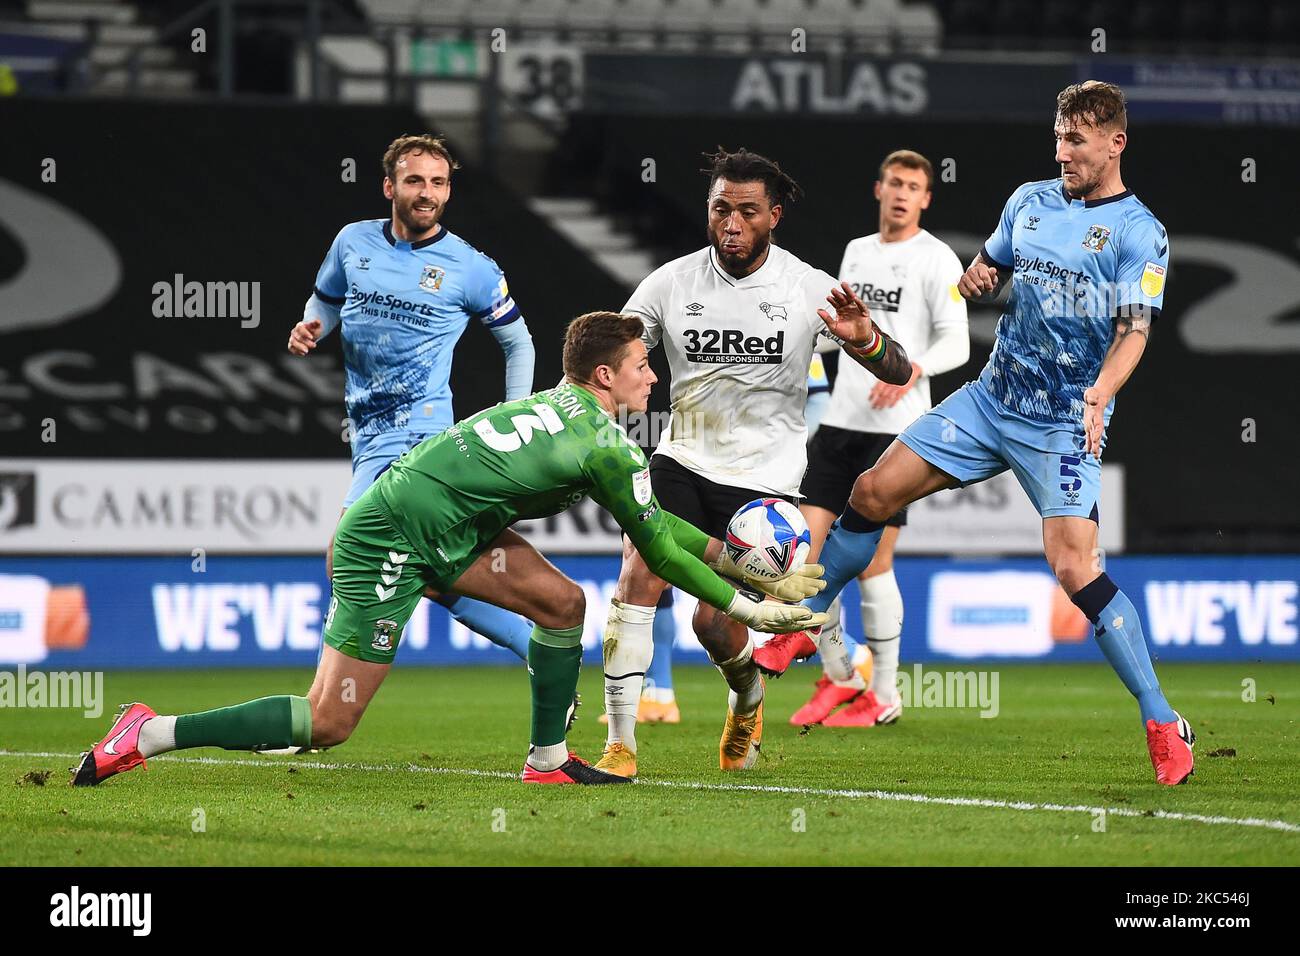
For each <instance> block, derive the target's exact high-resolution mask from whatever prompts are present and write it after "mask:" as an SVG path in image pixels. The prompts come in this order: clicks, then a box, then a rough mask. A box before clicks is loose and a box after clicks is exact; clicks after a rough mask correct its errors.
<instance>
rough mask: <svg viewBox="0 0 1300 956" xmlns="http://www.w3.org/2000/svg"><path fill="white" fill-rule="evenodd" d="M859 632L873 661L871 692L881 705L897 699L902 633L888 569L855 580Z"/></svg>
mask: <svg viewBox="0 0 1300 956" xmlns="http://www.w3.org/2000/svg"><path fill="white" fill-rule="evenodd" d="M858 584H859V586H860V587H861V588H862V631H863V633H864V634H866V637H867V647H869V648H871V654H872V657H873V658H874V661H873V663H872V671H871V690H872V692H873V693H875V695H876V697H878V698H879V699H880V702H881V703H884V704H887V703H889V702H891V701H893V700H894V699H895V698H896V697H897V696H898V645H899V643H900V642H899V635H901V634H902V633H903V595H902V594H901V593H900V592H899V590H898V579H897V578H895V577H894V572H893V571H892V570H889V571H886V572H885V573H884V574H877V575H875V576H874V577H870V578H867V579H866V580H865V581H859V582H858Z"/></svg>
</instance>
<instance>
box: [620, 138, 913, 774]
mask: <svg viewBox="0 0 1300 956" xmlns="http://www.w3.org/2000/svg"><path fill="white" fill-rule="evenodd" d="M707 158H708V160H709V162H710V166H709V168H708V169H706V170H704V172H706V173H708V175H709V194H708V201H707V212H708V231H709V240H710V243H709V246H708V247H706V248H704V249H701V250H699V251H698V252H693V253H691V254H690V255H686V256H683V257H681V258H680V259H675V260H673V261H672V262H669V263H668V264H667V265H664V266H662V267H660V268H659V269H656V270H655V271H654V272H653V273H651V274H650V275H649V276H648V277H647V278H646V279H645V280H644V281H643V282H642V283H641V285H640V286H639V287H638V288H637V290H636V292H634V293H633V295H632V298H631V299H630V300H628V303H627V305H626V306H625V307H624V309H623V311H624V312H628V313H633V314H635V315H637V316H639V317H640V318H641V319H642V321H643V322H644V323H645V326H646V335H645V344H646V346H647V347H650V348H653V347H654V346H656V345H660V346H662V347H663V349H664V351H665V352H666V353H667V356H668V365H669V369H670V371H671V373H672V385H671V389H670V396H671V405H672V421H671V425H670V429H669V431H668V433H667V434H666V435H664V436H663V438H662V439H661V441H660V442H659V446H658V448H657V450H656V452H655V454H654V456H653V457H652V458H651V460H650V480H651V485H652V487H653V490H654V493H655V496H656V497H657V498H658V500H659V503H660V505H661V507H663V508H664V509H665V510H666V511H669V512H671V513H672V514H674V515H676V516H677V517H679V518H682V519H684V520H685V521H687V522H689V523H691V524H693V525H695V526H696V527H697V528H699V529H700V530H701V531H706V532H709V533H710V534H713V533H716V534H718V535H723V536H725V533H726V528H727V523H728V522H729V520H730V519H731V516H732V515H733V514H734V513H735V512H736V510H737V509H738V508H739V507H740V506H741V505H743V504H746V503H748V502H749V501H752V500H754V499H755V498H763V497H782V498H785V499H786V500H789V501H793V500H795V498H796V497H797V496H798V493H799V483H800V481H801V479H802V478H803V473H804V470H805V467H806V464H807V460H806V452H805V439H806V435H807V429H806V427H805V424H804V401H805V399H806V398H807V394H808V367H809V363H810V362H811V360H812V357H813V354H814V351H815V349H816V347H817V344H818V339H819V337H820V336H821V335H823V334H826V335H829V336H831V337H833V338H834V339H835V340H836V341H839V342H841V343H842V344H843V347H844V350H845V352H846V354H848V355H849V356H850V360H849V361H846V362H845V364H846V365H848V364H851V362H858V363H861V364H863V365H864V366H865V367H866V368H869V369H871V370H872V371H873V372H874V373H875V375H876V376H877V377H878V378H880V379H881V380H882V381H888V382H893V383H895V384H899V385H902V384H904V383H906V382H907V381H908V378H909V376H910V375H911V362H910V361H909V360H908V358H907V355H906V353H905V352H904V351H903V349H902V348H901V347H900V346H899V345H898V344H897V343H896V342H894V341H893V340H892V339H891V338H890V337H889V336H888V335H887V334H886V333H884V332H882V331H880V330H878V329H877V328H876V327H875V326H873V325H872V321H871V316H870V313H869V312H868V309H867V307H866V306H865V305H864V304H863V302H862V300H861V299H860V298H859V297H858V296H857V295H856V294H855V293H853V292H852V291H851V290H850V289H849V288H848V286H847V285H842V284H840V283H837V281H836V280H835V279H834V278H833V277H832V276H830V275H829V274H828V273H826V272H823V271H822V270H820V269H816V268H814V267H813V266H810V265H808V264H807V263H805V262H803V261H802V260H800V259H799V258H798V257H797V256H795V255H793V254H792V253H790V252H788V251H786V250H785V249H782V248H780V247H778V246H776V245H774V244H773V243H772V231H773V230H774V229H775V228H776V225H777V223H778V222H779V221H780V219H781V217H782V215H783V214H784V211H785V208H786V206H787V204H788V203H789V202H790V201H791V200H793V199H795V198H797V196H798V194H799V187H798V185H797V184H796V183H795V182H794V180H792V179H791V178H790V177H789V176H788V175H786V174H785V173H784V172H783V171H782V170H781V168H780V167H779V166H778V165H777V164H776V163H774V162H772V161H771V160H770V159H767V158H765V157H763V156H759V155H758V154H756V153H751V152H749V151H747V150H743V149H742V150H739V151H737V152H734V153H729V152H727V151H725V150H721V149H720V150H718V152H717V153H715V154H712V155H710V156H708V157H707ZM828 306H829V308H828ZM724 570H728V571H730V569H724ZM732 573H734V572H732ZM665 586H666V585H665V583H664V582H663V581H662V580H661V579H659V578H657V577H655V576H654V575H653V574H652V573H651V572H650V570H649V569H648V568H647V567H646V564H645V562H644V561H643V560H641V559H640V558H638V557H637V555H636V552H635V551H634V550H631V549H628V548H625V549H624V557H623V568H622V571H621V572H620V574H619V582H618V586H617V588H616V590H615V594H614V600H613V601H612V602H611V604H610V613H609V619H608V622H607V624H606V628H605V637H604V642H603V650H604V665H605V710H606V715H607V717H608V723H609V737H608V741H607V745H606V748H605V754H604V756H603V757H602V758H601V760H600V762H599V763H598V764H597V767H598V768H599V769H601V770H605V771H607V772H609V773H616V774H620V775H622V776H633V775H635V773H636V737H635V727H636V715H637V704H638V699H639V697H640V694H641V689H642V684H643V682H644V676H645V670H646V668H647V667H648V666H649V663H650V660H651V657H652V653H653V644H652V641H651V633H652V628H653V623H654V617H655V606H656V604H657V603H658V601H659V598H660V596H661V594H662V593H663V590H664V587H665ZM693 625H694V630H695V633H696V636H697V637H699V639H700V643H701V644H702V645H703V646H704V648H705V650H706V651H707V652H708V653H709V656H710V658H711V659H712V660H713V662H714V664H715V665H716V666H717V668H718V670H719V671H720V672H721V673H722V676H723V678H724V679H725V680H726V682H727V685H728V687H729V688H730V695H729V699H728V709H727V720H726V725H725V727H724V730H723V734H722V741H721V743H720V745H719V764H720V766H721V767H722V769H723V770H744V769H748V768H749V767H751V766H753V764H754V762H755V760H756V759H757V755H758V747H759V744H760V742H761V738H762V725H763V709H762V703H763V682H762V678H761V676H760V674H759V671H758V669H757V668H756V667H755V666H754V664H753V662H752V660H751V655H752V653H753V648H754V645H753V642H752V639H751V637H750V635H749V633H748V631H746V629H745V628H744V627H743V626H742V627H739V628H732V627H730V626H729V625H728V624H727V623H726V622H725V621H723V620H720V619H718V618H717V616H716V615H715V614H714V613H713V611H712V609H711V608H709V607H708V606H707V605H703V604H701V605H700V606H699V607H698V608H697V610H696V613H695V616H694V619H693Z"/></svg>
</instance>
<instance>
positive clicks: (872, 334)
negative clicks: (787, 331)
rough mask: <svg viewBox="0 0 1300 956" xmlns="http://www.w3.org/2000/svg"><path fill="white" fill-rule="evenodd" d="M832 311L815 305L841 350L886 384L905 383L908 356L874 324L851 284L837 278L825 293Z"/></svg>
mask: <svg viewBox="0 0 1300 956" xmlns="http://www.w3.org/2000/svg"><path fill="white" fill-rule="evenodd" d="M826 301H827V302H829V303H830V304H831V308H833V309H834V310H835V311H834V312H833V313H831V312H827V311H826V310H825V309H818V310H817V315H818V316H819V317H820V318H821V320H822V322H823V323H825V325H826V331H827V333H829V334H830V335H831V336H832V337H833V338H835V339H837V340H838V341H839V342H841V343H842V344H843V346H844V351H845V352H846V353H847V354H848V355H850V356H852V357H853V361H855V362H857V363H858V364H859V365H861V366H862V367H863V368H865V369H866V370H867V371H869V372H870V373H871V374H872V375H874V376H876V378H878V379H880V380H881V381H882V382H887V383H889V384H890V385H906V384H907V383H908V382H909V381H911V378H912V360H911V359H909V358H908V357H907V352H905V351H904V350H903V347H902V346H901V345H899V344H898V343H897V342H895V341H894V340H893V339H891V338H890V337H889V336H888V335H886V334H885V333H884V332H882V331H880V329H879V328H877V327H876V324H875V323H874V322H873V321H871V312H870V310H868V309H867V304H866V303H865V302H863V301H862V299H861V298H860V297H859V296H858V294H857V293H856V292H854V291H853V287H852V286H850V285H849V284H848V283H847V282H841V283H840V284H839V286H838V287H837V288H834V289H831V294H830V295H828V296H827V297H826Z"/></svg>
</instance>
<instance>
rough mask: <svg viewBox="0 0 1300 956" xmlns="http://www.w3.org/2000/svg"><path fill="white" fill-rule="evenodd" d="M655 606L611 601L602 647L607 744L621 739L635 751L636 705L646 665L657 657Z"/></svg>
mask: <svg viewBox="0 0 1300 956" xmlns="http://www.w3.org/2000/svg"><path fill="white" fill-rule="evenodd" d="M654 624H655V609H654V606H653V605H651V606H649V607H646V606H645V605H641V604H624V603H622V602H621V601H610V602H609V617H608V618H607V619H606V621H605V637H604V640H603V641H602V645H601V648H602V651H603V653H604V657H605V713H606V714H607V715H608V716H609V734H608V736H607V737H606V743H607V744H613V743H622V744H623V746H624V747H626V748H627V749H628V750H631V751H632V752H633V753H635V752H636V708H637V704H638V703H639V702H640V700H641V685H642V684H643V683H644V682H645V672H646V668H648V667H649V666H650V659H651V658H652V657H654V652H655V645H654Z"/></svg>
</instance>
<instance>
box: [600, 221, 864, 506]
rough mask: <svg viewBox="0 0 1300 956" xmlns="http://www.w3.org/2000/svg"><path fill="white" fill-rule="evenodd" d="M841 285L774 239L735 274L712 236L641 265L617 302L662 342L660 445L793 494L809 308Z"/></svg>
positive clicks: (813, 323) (801, 437)
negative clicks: (664, 386) (750, 268)
mask: <svg viewBox="0 0 1300 956" xmlns="http://www.w3.org/2000/svg"><path fill="white" fill-rule="evenodd" d="M837 285H838V283H837V282H836V280H835V279H834V278H833V277H832V276H831V275H830V274H828V273H826V272H823V271H822V270H821V269H814V268H813V267H812V266H810V265H808V264H807V263H806V262H803V261H802V260H800V259H799V258H798V257H796V256H794V255H792V254H791V253H789V252H787V251H786V250H784V249H782V248H780V247H778V246H776V245H773V246H771V247H770V249H769V252H768V255H767V259H766V260H765V261H764V263H763V264H762V265H761V266H760V267H759V268H758V269H756V270H755V271H754V272H753V273H751V274H750V275H747V276H745V277H744V278H743V279H736V278H733V277H732V276H730V275H728V274H727V273H726V272H724V271H723V269H722V267H721V266H720V265H718V263H717V260H716V258H715V257H714V252H713V249H712V247H708V248H705V249H701V250H699V251H698V252H692V253H691V254H690V255H686V256H682V257H681V258H680V259H674V260H673V261H672V262H669V263H667V264H666V265H663V266H660V267H659V268H658V269H656V270H655V271H654V272H652V273H650V275H648V276H646V278H645V279H644V280H643V281H642V282H641V284H640V285H639V286H638V287H637V290H636V292H634V293H632V298H631V299H629V300H628V302H627V305H625V306H624V307H623V311H624V312H634V313H636V314H637V315H638V316H640V317H641V318H642V319H643V320H644V322H645V326H646V331H645V337H644V341H645V344H646V348H654V347H655V345H657V344H660V343H662V344H663V347H664V352H665V353H666V354H667V356H668V367H669V369H670V370H671V372H672V377H673V380H672V387H671V389H670V398H671V401H672V422H671V425H670V428H669V430H668V431H667V432H666V433H665V434H664V435H663V437H662V438H661V439H660V441H659V447H658V448H657V449H656V453H657V454H661V455H667V456H668V457H669V458H672V459H674V460H675V461H677V462H678V463H679V464H681V465H683V466H684V467H686V468H689V469H690V470H691V471H693V472H695V473H696V474H697V475H700V476H701V477H703V478H707V479H708V480H710V481H713V482H717V483H718V484H721V485H731V486H735V487H741V488H753V489H755V490H757V491H764V492H768V493H771V494H780V495H797V494H798V493H799V484H800V482H801V481H802V480H803V473H804V468H805V467H806V465H807V453H806V451H805V449H804V443H805V441H806V440H807V429H806V428H805V426H804V402H805V400H806V399H807V395H808V363H809V362H810V361H811V360H812V356H813V350H814V347H815V345H816V342H817V336H818V333H819V332H820V331H821V330H822V329H824V328H825V325H824V323H823V322H822V320H821V319H820V318H819V317H818V315H817V310H818V309H819V308H827V309H829V306H828V305H827V302H826V296H827V295H829V294H830V291H831V289H832V288H835V287H836V286H837ZM846 364H852V363H846Z"/></svg>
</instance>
